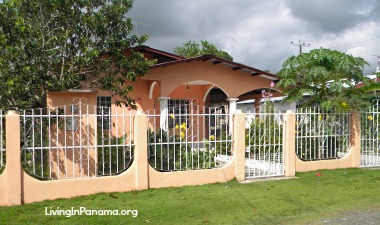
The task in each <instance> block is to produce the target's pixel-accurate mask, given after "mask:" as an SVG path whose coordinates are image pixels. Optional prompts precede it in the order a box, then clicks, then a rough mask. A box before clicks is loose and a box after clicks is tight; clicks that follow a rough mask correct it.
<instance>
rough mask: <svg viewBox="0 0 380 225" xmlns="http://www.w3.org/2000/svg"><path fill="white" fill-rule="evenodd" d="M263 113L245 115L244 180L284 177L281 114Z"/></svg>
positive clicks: (267, 111)
mask: <svg viewBox="0 0 380 225" xmlns="http://www.w3.org/2000/svg"><path fill="white" fill-rule="evenodd" d="M264 111H266V112H262V113H256V112H251V111H249V112H247V113H245V116H246V137H245V144H246V156H245V168H246V170H245V171H246V172H245V173H246V178H259V177H271V176H283V175H284V154H283V113H280V112H275V111H274V109H271V110H264Z"/></svg>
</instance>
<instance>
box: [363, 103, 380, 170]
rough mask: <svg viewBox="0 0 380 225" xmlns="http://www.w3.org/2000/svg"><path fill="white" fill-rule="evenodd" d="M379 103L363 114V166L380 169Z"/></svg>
mask: <svg viewBox="0 0 380 225" xmlns="http://www.w3.org/2000/svg"><path fill="white" fill-rule="evenodd" d="M379 101H380V100H377V101H375V104H374V105H372V106H371V107H369V108H367V109H365V110H363V111H362V112H361V166H362V167H380V151H379V149H380V140H379V139H380V131H379V128H380V107H379Z"/></svg>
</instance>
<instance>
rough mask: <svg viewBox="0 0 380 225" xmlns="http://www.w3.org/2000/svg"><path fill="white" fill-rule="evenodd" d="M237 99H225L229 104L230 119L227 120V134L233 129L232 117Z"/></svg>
mask: <svg viewBox="0 0 380 225" xmlns="http://www.w3.org/2000/svg"><path fill="white" fill-rule="evenodd" d="M238 100H239V99H238V98H227V101H229V102H230V105H229V111H230V118H229V132H230V133H231V132H232V129H233V116H234V114H235V112H236V103H237V101H238Z"/></svg>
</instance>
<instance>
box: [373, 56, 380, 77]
mask: <svg viewBox="0 0 380 225" xmlns="http://www.w3.org/2000/svg"><path fill="white" fill-rule="evenodd" d="M374 56H376V57H377V67H376V73H380V56H378V55H374Z"/></svg>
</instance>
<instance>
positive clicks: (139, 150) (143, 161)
mask: <svg viewBox="0 0 380 225" xmlns="http://www.w3.org/2000/svg"><path fill="white" fill-rule="evenodd" d="M147 129H148V119H147V116H146V115H145V114H142V112H141V111H138V112H137V114H136V116H135V121H134V142H135V151H134V157H135V158H134V160H135V165H136V189H137V190H145V189H148V187H149V174H148V166H149V163H148V147H147V143H148V138H147V134H148V131H147Z"/></svg>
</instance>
